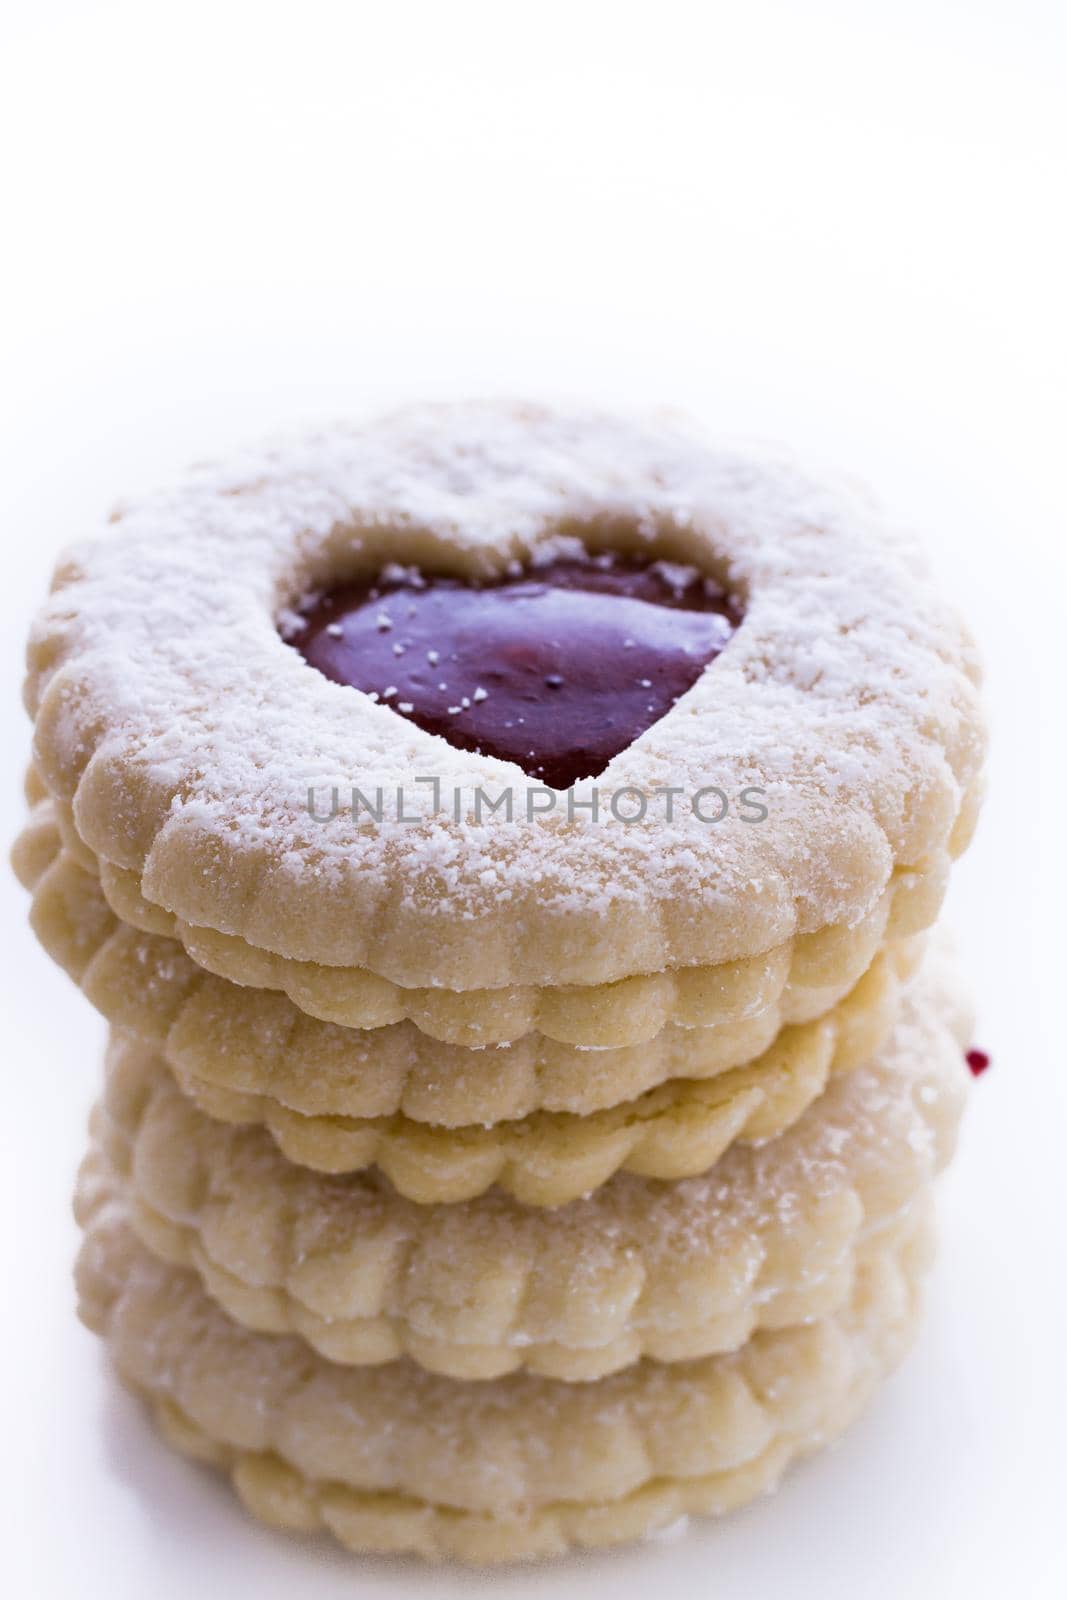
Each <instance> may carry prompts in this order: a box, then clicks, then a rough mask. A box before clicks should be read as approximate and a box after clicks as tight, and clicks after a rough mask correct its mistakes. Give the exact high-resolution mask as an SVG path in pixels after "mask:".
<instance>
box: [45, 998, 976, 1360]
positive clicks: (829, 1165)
mask: <svg viewBox="0 0 1067 1600" xmlns="http://www.w3.org/2000/svg"><path fill="white" fill-rule="evenodd" d="M948 981H949V982H952V980H951V979H949V980H948ZM930 988H931V981H930V975H929V974H928V975H927V976H926V979H925V983H924V980H920V981H919V983H918V984H917V985H916V986H913V989H912V991H911V992H909V994H908V997H907V999H906V1001H905V1003H904V1006H903V1008H902V1010H901V1014H900V1016H899V1019H898V1022H897V1025H896V1027H895V1028H894V1030H893V1033H892V1036H891V1037H890V1039H889V1040H888V1041H887V1043H886V1044H885V1045H884V1046H883V1048H882V1049H881V1050H880V1051H879V1052H878V1054H877V1055H876V1056H875V1057H874V1059H873V1060H871V1061H870V1062H869V1063H868V1064H867V1065H865V1066H863V1067H860V1068H858V1069H857V1070H855V1071H854V1072H852V1073H850V1074H849V1075H848V1076H847V1077H841V1078H838V1079H837V1080H835V1081H834V1082H833V1083H832V1084H831V1086H830V1087H829V1088H828V1089H827V1090H826V1092H825V1093H824V1094H823V1095H821V1097H820V1098H819V1099H818V1100H817V1101H816V1102H815V1103H814V1104H813V1105H812V1106H811V1107H810V1108H809V1109H808V1110H807V1111H806V1112H805V1113H804V1115H803V1116H802V1117H801V1118H800V1120H799V1121H798V1122H796V1123H795V1124H794V1126H792V1127H791V1128H790V1129H789V1131H788V1132H787V1133H783V1134H782V1135H781V1136H780V1137H779V1138H777V1139H774V1140H771V1141H770V1142H768V1143H764V1144H762V1145H760V1146H759V1147H752V1146H735V1147H734V1148H733V1149H731V1150H730V1151H729V1152H728V1153H727V1154H726V1155H725V1156H724V1157H723V1158H722V1159H721V1160H720V1161H719V1162H718V1163H717V1164H716V1165H715V1166H714V1168H713V1169H712V1170H711V1171H710V1172H707V1173H706V1174H704V1175H703V1176H702V1177H699V1178H693V1179H690V1180H688V1181H685V1182H680V1183H674V1184H662V1183H655V1182H649V1181H648V1180H644V1179H639V1178H631V1177H626V1176H620V1177H617V1178H614V1179H612V1180H611V1182H609V1183H607V1184H606V1185H605V1186H604V1187H602V1188H600V1189H598V1190H597V1192H596V1194H595V1195H593V1196H592V1197H590V1198H589V1199H587V1200H579V1201H575V1202H573V1203H572V1204H570V1205H568V1206H565V1207H563V1208H562V1209H560V1210H557V1211H554V1212H548V1213H546V1212H537V1211H533V1210H530V1209H528V1208H527V1207H525V1206H522V1205H519V1204H516V1203H515V1202H514V1201H513V1200H511V1199H508V1198H507V1197H506V1196H505V1195H503V1194H502V1193H500V1192H499V1191H496V1192H494V1193H491V1194H487V1195H484V1196H482V1197H481V1198H480V1199H478V1200H475V1201H470V1202H468V1203H466V1204H463V1205H457V1206H451V1207H440V1206H433V1207H427V1206H420V1205H413V1204H412V1203H411V1202H410V1201H407V1200H405V1199H403V1198H402V1197H401V1196H399V1195H398V1194H397V1193H396V1192H395V1191H394V1190H393V1189H392V1188H391V1187H390V1186H389V1185H388V1184H387V1183H383V1182H381V1181H380V1180H377V1179H375V1178H373V1177H370V1178H367V1177H355V1178H348V1179H341V1180H338V1179H334V1178H326V1177H323V1176H321V1175H319V1174H316V1173H313V1172H309V1171H306V1170H304V1169H302V1168H299V1167H296V1166H293V1165H292V1164H290V1163H289V1162H287V1161H286V1160H285V1159H284V1158H283V1157H282V1156H281V1155H279V1154H278V1152H277V1151H276V1150H275V1149H274V1147H273V1145H272V1144H271V1141H270V1140H269V1138H267V1137H266V1136H265V1134H264V1133H263V1132H262V1131H261V1130H258V1129H236V1128H231V1127H226V1126H223V1125H220V1124H218V1123H214V1122H212V1121H211V1120H210V1119H209V1118H207V1117H205V1116H204V1115H203V1114H202V1113H201V1112H198V1111H197V1110H196V1109H195V1108H194V1107H193V1106H192V1105H191V1104H190V1103H189V1102H188V1101H187V1100H186V1099H185V1098H184V1097H183V1096H182V1095H181V1094H180V1093H179V1092H178V1090H177V1089H176V1088H175V1086H174V1085H173V1082H172V1081H171V1080H170V1079H169V1078H168V1075H167V1074H166V1072H165V1070H164V1069H162V1068H161V1067H160V1066H159V1064H158V1063H156V1062H154V1061H153V1060H152V1058H151V1057H150V1055H148V1054H147V1053H146V1052H145V1051H144V1050H143V1049H139V1048H137V1047H136V1046H132V1045H130V1044H129V1043H128V1042H120V1043H119V1044H118V1045H117V1046H115V1045H113V1047H112V1051H111V1053H110V1058H109V1069H108V1079H107V1088H106V1093H105V1096H104V1099H103V1101H102V1102H101V1104H100V1106H99V1107H98V1108H97V1111H96V1112H95V1114H94V1119H93V1127H94V1143H93V1149H92V1151H91V1153H90V1156H89V1157H88V1159H87V1161H86V1163H85V1166H84V1167H83V1171H82V1175H81V1180H80V1183H79V1190H78V1202H77V1209H78V1212H79V1214H80V1215H81V1216H83V1217H84V1218H85V1219H86V1220H88V1219H90V1218H91V1217H92V1215H93V1214H94V1212H95V1210H96V1208H97V1206H98V1204H99V1203H100V1201H99V1197H100V1195H101V1193H107V1194H110V1193H114V1194H116V1195H120V1196H121V1198H122V1204H123V1207H124V1215H125V1216H126V1218H127V1220H128V1221H129V1223H130V1224H131V1225H132V1226H133V1228H134V1230H135V1231H136V1232H137V1234H138V1235H139V1236H140V1238H141V1240H142V1241H143V1242H144V1243H145V1244H146V1245H147V1246H148V1247H149V1248H150V1249H151V1250H152V1251H153V1252H154V1253H155V1254H157V1255H158V1256H160V1257H161V1258H162V1259H164V1260H166V1261H170V1262H173V1263H174V1264H176V1265H179V1266H189V1267H193V1268H194V1269H195V1270H196V1271H197V1273H198V1274H199V1276H200V1278H201V1281H202V1283H203V1284H204V1287H205V1288H206V1289H207V1291H208V1292H209V1294H211V1296H212V1297H213V1298H214V1299H215V1300H216V1301H217V1302H218V1303H219V1304H221V1305H222V1306H223V1308H224V1309H225V1310H226V1311H227V1312H228V1313H229V1315H230V1316H231V1317H233V1318H234V1319H235V1320H236V1321H238V1322H240V1323H243V1324H245V1325H246V1326H248V1327H251V1328H254V1329H257V1330H259V1331H262V1332H269V1333H295V1334H300V1335H301V1336H302V1337H303V1338H304V1339H306V1340H307V1341H308V1343H309V1344H311V1345H313V1346H314V1347H315V1348H316V1349H317V1350H319V1351H320V1352H321V1353H322V1354H323V1355H324V1356H326V1357H328V1358H330V1359H331V1360H334V1361H338V1362H343V1363H354V1364H359V1365H362V1364H374V1363H380V1362H384V1361H391V1360H394V1359H396V1358H397V1357H399V1356H402V1355H403V1356H407V1357H410V1358H411V1359H412V1360H413V1361H416V1362H418V1363H419V1364H420V1365H422V1366H424V1367H426V1368H428V1369H430V1370H432V1371H436V1372H441V1373H444V1374H446V1375H448V1376H451V1377H454V1378H468V1379H470V1378H493V1377H497V1376H500V1375H501V1374H504V1373H507V1372H510V1371H514V1370H517V1369H519V1368H520V1367H524V1368H525V1369H526V1370H528V1371H531V1372H536V1373H540V1374H543V1375H546V1376H550V1377H558V1378H568V1379H588V1378H598V1377H600V1376H602V1375H604V1374H605V1373H608V1372H612V1371H615V1370H618V1369H620V1368H622V1367H625V1366H627V1365H629V1364H631V1363H632V1362H634V1361H636V1360H638V1359H640V1358H642V1357H648V1358H652V1359H654V1360H657V1361H685V1360H691V1359H693V1358H694V1357H698V1356H704V1355H708V1354H712V1353H715V1352H718V1351H723V1350H730V1349H734V1348H737V1347H738V1346H739V1345H741V1344H742V1343H743V1342H744V1341H745V1340H746V1339H747V1338H748V1337H749V1336H750V1335H751V1334H752V1333H753V1332H754V1331H756V1330H758V1329H761V1328H762V1329H774V1328H780V1327H785V1326H788V1325H790V1324H792V1323H797V1322H807V1321H810V1320H811V1319H813V1318H816V1317H820V1316H824V1315H829V1314H833V1313H836V1312H838V1311H840V1310H841V1308H842V1306H843V1305H845V1304H846V1303H847V1300H848V1297H849V1294H850V1293H851V1290H852V1287H853V1284H854V1282H855V1276H856V1270H857V1263H858V1261H859V1260H860V1259H861V1258H862V1257H863V1255H864V1253H865V1252H866V1251H868V1250H869V1249H870V1248H871V1247H872V1244H873V1243H874V1242H875V1241H878V1240H881V1241H883V1243H884V1242H885V1241H886V1240H887V1239H888V1238H889V1237H890V1235H892V1237H894V1238H903V1237H904V1236H905V1235H906V1234H908V1233H909V1232H910V1230H911V1228H912V1225H913V1220H914V1216H915V1215H916V1214H917V1213H918V1212H920V1211H924V1210H925V1209H926V1208H927V1207H928V1204H929V1198H928V1196H929V1187H930V1182H931V1179H932V1178H933V1177H934V1176H935V1175H936V1173H937V1172H938V1171H939V1170H940V1169H941V1167H942V1166H943V1165H944V1164H945V1162H946V1161H947V1160H948V1159H949V1157H950V1156H951V1153H952V1149H953V1147H954V1144H955V1137H956V1129H957V1124H958V1121H959V1117H960V1113H961V1110H962V1106H963V1101H964V1095H965V1089H966V1081H967V1073H966V1069H965V1067H964V1064H963V1059H962V1053H961V1048H960V1046H961V1041H962V1040H963V1039H964V1038H965V1037H966V1020H967V1014H966V1008H965V1006H964V1005H963V1004H962V1003H960V1002H959V1001H956V1003H955V1006H954V1014H945V1015H942V1014H940V1013H943V1012H946V1011H947V1010H948V1008H949V1006H950V1002H949V1000H948V997H947V995H945V993H944V990H945V980H944V978H943V979H942V998H941V1000H940V1001H939V1003H938V1004H934V1003H933V1002H932V1001H931V1000H930V999H929V991H930ZM924 992H925V993H926V994H927V1004H926V1005H925V1006H924V1005H923V1003H922V996H923V994H924Z"/></svg>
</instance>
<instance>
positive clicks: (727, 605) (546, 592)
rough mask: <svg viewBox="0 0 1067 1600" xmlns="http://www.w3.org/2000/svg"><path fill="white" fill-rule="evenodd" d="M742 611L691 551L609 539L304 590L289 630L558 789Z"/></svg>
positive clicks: (348, 670)
mask: <svg viewBox="0 0 1067 1600" xmlns="http://www.w3.org/2000/svg"><path fill="white" fill-rule="evenodd" d="M740 620H741V611H740V608H739V606H738V605H737V602H736V600H735V599H733V598H732V597H731V596H730V595H728V594H727V593H726V591H725V590H724V589H722V588H721V587H720V585H719V584H717V583H716V582H715V581H714V580H713V579H710V578H706V577H704V576H702V575H701V574H700V573H698V572H696V571H695V570H694V569H693V568H691V567H681V566H676V565H674V564H673V563H671V562H666V561H653V562H640V561H636V560H630V559H627V558H623V557H621V556H612V555H608V556H584V557H577V558H571V557H568V558H566V559H559V560H554V561H552V562H550V563H547V564H545V565H541V566H534V567H530V568H527V569H525V570H523V571H521V572H516V573H514V574H513V575H509V576H507V577H504V578H501V579H499V580H496V581H492V582H487V583H484V584H475V583H467V582H464V581H462V580H460V579H455V578H445V577H423V576H422V575H421V574H420V573H418V572H414V571H412V570H411V569H402V568H396V569H387V571H386V573H385V574H383V575H382V576H381V577H379V578H377V579H375V580H373V581H365V582H358V583H351V584H346V585H345V586H344V587H342V588H338V589H334V590H331V591H330V592H329V593H328V594H325V595H322V596H321V597H317V598H315V599H314V600H313V601H312V602H311V603H310V604H309V605H308V606H307V608H306V609H305V610H304V611H303V613H302V615H301V619H300V624H299V626H298V627H297V629H296V630H295V631H290V632H289V633H288V634H287V637H288V640H289V642H290V643H291V644H292V645H293V646H294V647H295V648H296V649H297V650H299V651H300V653H301V655H302V656H303V657H304V659H305V660H306V661H307V662H309V663H310V664H311V666H313V667H316V668H317V669H318V671H319V672H321V673H323V674H324V675H325V676H326V677H327V678H330V679H332V680H333V682H334V683H343V684H347V685H349V686H350V687H352V688H354V689H362V690H363V691H364V693H366V694H370V695H373V696H375V697H376V698H377V699H379V700H380V701H381V702H382V703H383V704H385V705H388V706H389V707H390V708H391V709H392V710H393V711H395V712H396V713H397V714H398V715H399V716H401V717H406V718H407V719H408V720H409V721H411V722H414V723H416V724H417V725H418V726H419V727H420V728H425V729H426V731H427V732H428V733H438V734H441V735H442V737H443V738H445V739H447V740H448V742H449V743H450V744H453V745H456V746H457V747H458V748H459V749H461V750H477V751H480V752H482V753H483V754H484V755H489V756H498V757H501V758H503V759H504V760H506V761H513V762H515V764H516V765H517V766H519V767H521V768H522V770H523V771H524V772H525V773H527V774H528V775H529V776H530V777H532V778H536V779H538V780H539V781H540V782H541V783H544V784H547V785H550V786H551V787H552V788H555V789H566V788H569V787H570V785H571V784H573V783H576V782H577V781H578V780H579V779H581V778H591V777H596V776H597V775H598V774H599V773H601V772H603V770H604V768H605V767H606V766H607V765H608V763H609V762H610V761H611V759H612V758H613V757H614V756H616V755H618V753H619V751H620V750H625V748H626V747H627V745H629V744H632V743H633V741H634V740H635V739H636V738H637V737H638V736H639V735H640V734H642V733H644V731H645V729H646V728H649V727H651V726H652V724H653V723H654V722H657V721H658V720H659V719H660V717H662V716H664V715H665V714H666V713H667V712H668V711H669V710H670V709H671V707H672V706H673V705H674V703H675V701H676V700H677V699H678V698H679V696H680V695H683V694H684V693H685V691H686V690H687V689H689V688H691V687H692V685H693V684H694V683H695V682H696V680H697V678H699V676H700V674H701V672H702V671H703V669H704V668H705V667H706V666H707V664H708V662H709V661H713V660H714V659H715V657H716V656H717V655H718V654H719V652H720V651H721V650H722V649H723V648H724V646H725V645H726V644H727V642H728V640H729V638H730V636H731V634H732V633H733V632H734V629H735V628H736V627H737V626H738V624H739V622H740Z"/></svg>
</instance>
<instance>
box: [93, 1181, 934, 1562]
mask: <svg viewBox="0 0 1067 1600" xmlns="http://www.w3.org/2000/svg"><path fill="white" fill-rule="evenodd" d="M97 1198H98V1204H97V1206H96V1208H95V1209H94V1210H93V1211H92V1214H91V1215H90V1216H89V1217H88V1218H87V1231H86V1239H85V1244H84V1246H83V1249H82V1252H81V1256H80V1258H79V1264H78V1289H79V1300H80V1311H81V1315H82V1317H83V1319H84V1321H85V1322H86V1323H87V1324H88V1325H89V1326H90V1327H91V1328H93V1329H95V1330H96V1331H97V1332H99V1333H101V1334H102V1335H103V1336H104V1338H105V1339H106V1341H107V1344H108V1347H109V1350H110V1353H111V1356H112V1358H113V1360H114V1363H115V1365H116V1367H117V1369H118V1372H119V1374H120V1376H121V1377H122V1379H123V1381H124V1382H125V1383H127V1384H128V1385H129V1386H130V1387H131V1388H133V1389H135V1390H137V1391H138V1392H140V1393H142V1394H143V1395H145V1396H146V1398H147V1399H148V1401H149V1402H150V1404H151V1405H152V1407H153V1409H154V1410H155V1413H156V1416H157V1419H158V1421H159V1423H160V1425H161V1427H162V1428H163V1430H164V1432H165V1434H166V1435H167V1437H168V1438H169V1440H170V1442H171V1443H172V1444H174V1445H176V1446H177V1447H178V1448H180V1449H182V1450H185V1451H187V1452H188V1453H190V1454H192V1455H194V1456H196V1457H197V1458H199V1459H201V1460H206V1461H210V1462H213V1463H216V1464H217V1465H219V1466H222V1467H224V1468H226V1469H227V1470H228V1471H229V1472H230V1474H231V1475H232V1477H233V1481H234V1484H235V1487H236V1488H237V1491H238V1493H239V1494H240V1495H241V1498H242V1499H243V1500H244V1502H245V1504H246V1505H247V1506H248V1507H249V1509H250V1510H251V1511H252V1512H253V1513H254V1514H255V1515H256V1516H259V1517H261V1518H263V1520H265V1521H267V1522H270V1523H272V1524H274V1525H275V1526H278V1527H282V1528H286V1529H290V1530H294V1531H311V1530H313V1529H316V1528H320V1527H325V1528H328V1529H329V1530H330V1531H331V1532H332V1533H334V1534H335V1535H336V1537H337V1538H338V1539H340V1540H341V1541H342V1543H344V1544H346V1545H347V1546H349V1547H350V1548H351V1549H353V1550H358V1551H375V1552H381V1553H390V1554H393V1553H400V1552H414V1553H417V1554H419V1555H422V1556H427V1557H430V1558H438V1559H439V1558H443V1557H451V1558H458V1559H459V1560H463V1561H471V1562H477V1563H489V1562H494V1561H514V1560H518V1559H521V1558H529V1557H535V1556H548V1555H555V1554H558V1553H560V1552H562V1551H564V1550H566V1549H567V1548H569V1547H571V1546H574V1545H585V1546H589V1545H604V1544H611V1543H615V1542H617V1541H620V1540H625V1539H632V1538H635V1537H638V1536H640V1535H642V1534H645V1533H649V1532H652V1531H654V1530H655V1529H657V1528H660V1527H663V1526H665V1525H667V1524H670V1523H672V1522H674V1521H675V1520H676V1519H677V1518H678V1517H679V1516H682V1515H684V1514H686V1513H688V1512H694V1511H701V1512H721V1511H726V1510H729V1509H730V1508H732V1507H734V1506H737V1505H740V1504H742V1503H744V1502H745V1501H746V1500H749V1499H751V1498H752V1497H753V1496H755V1495H757V1494H759V1493H761V1492H764V1491H765V1490H767V1489H770V1488H772V1487H774V1485H775V1484H776V1482H777V1481H778V1479H779V1478H780V1476H781V1474H782V1472H783V1471H784V1469H785V1467H786V1466H787V1465H788V1464H789V1463H790V1462H791V1461H792V1460H794V1459H795V1458H797V1457H799V1456H803V1455H805V1454H807V1453H809V1452H810V1451H812V1450H814V1449H816V1448H818V1447H819V1446H820V1445H822V1444H824V1443H825V1442H826V1441H827V1440H828V1439H830V1438H832V1437H833V1436H834V1435H835V1434H836V1433H838V1432H839V1431H840V1430H841V1429H842V1428H843V1427H844V1426H845V1425H846V1424H847V1423H848V1422H849V1420H850V1419H851V1418H852V1417H853V1416H854V1414H855V1413H856V1411H857V1410H858V1409H859V1408H860V1406H861V1405H862V1404H863V1403H864V1401H865V1400H866V1399H867V1397H868V1395H869V1393H870V1391H871V1389H872V1388H873V1387H874V1385H875V1383H876V1382H877V1381H878V1379H879V1378H880V1377H881V1376H882V1375H883V1374H884V1373H885V1372H886V1370H887V1369H888V1368H889V1367H891V1366H892V1365H893V1364H894V1363H895V1362H896V1361H897V1360H898V1359H899V1357H900V1356H901V1355H902V1354H903V1352H904V1350H905V1349H906V1348H907V1345H908V1342H909V1340H910V1338H911V1335H912V1331H913V1327H914V1321H915V1311H916V1298H917V1293H916V1291H917V1286H918V1281H919V1278H920V1275H921V1272H922V1270H923V1268H924V1267H925V1265H926V1262H927V1260H928V1257H929V1250H930V1242H929V1234H928V1230H927V1228H926V1227H925V1226H924V1223H925V1219H924V1217H922V1216H921V1215H917V1217H916V1219H915V1226H914V1229H913V1230H912V1231H911V1232H909V1233H907V1234H906V1236H905V1237H904V1238H903V1239H900V1238H898V1237H888V1236H887V1238H886V1240H885V1241H882V1242H880V1243H879V1242H875V1241H873V1240H872V1242H871V1245H870V1247H869V1248H868V1249H867V1250H865V1251H863V1252H862V1254H861V1259H860V1261H859V1264H858V1268H857V1272H856V1277H855V1282H854V1285H853V1289H852V1294H851V1298H850V1301H849V1303H848V1304H847V1306H846V1307H844V1308H843V1309H842V1310H841V1311H839V1312H838V1313H837V1314H836V1315H831V1316H827V1317H823V1318H819V1319H816V1320H815V1321H814V1322H811V1323H807V1324H800V1325H796V1326H792V1327H789V1328H785V1329H782V1330H780V1331H777V1332H760V1333H757V1334H755V1335H754V1337H753V1338H752V1339H750V1340H749V1341H748V1342H747V1343H746V1344H745V1345H743V1346H742V1348H741V1349H740V1350H738V1351H736V1352H733V1353H730V1354H727V1355H719V1356H711V1357H708V1358H706V1359H704V1360H701V1361H686V1362H679V1363H675V1364H658V1363H655V1362H647V1361H642V1362H639V1363H638V1364H637V1365H636V1366H632V1367H629V1368H627V1370H626V1371H624V1372H620V1373H617V1374H615V1375H614V1376H612V1377H607V1378H602V1379H601V1380H599V1382H597V1383H591V1384H574V1383H561V1382H559V1381H556V1380H553V1379H549V1378H539V1377H534V1376H531V1375H529V1374H525V1373H516V1374H513V1375H511V1376H508V1377H503V1378H495V1379H491V1380H489V1381H487V1382H484V1383H462V1382H456V1381H455V1380H453V1379H450V1378H444V1377H439V1376H437V1375H436V1374H433V1373H429V1372H426V1371H424V1370H423V1369H422V1368H420V1367H418V1366H415V1365H414V1364H413V1363H411V1362H409V1361H406V1360H405V1361H396V1362H392V1363H390V1364H389V1365H387V1366H384V1367H376V1368H370V1369H368V1368H360V1367H352V1366H340V1365H338V1364H336V1363H332V1362H328V1361H325V1360H323V1358H322V1357H321V1356H319V1355H317V1354H316V1353H315V1352H314V1351H312V1350H311V1349H310V1348H309V1347H308V1346H307V1345H306V1344H305V1343H304V1342H303V1341H301V1340H299V1339H296V1338H287V1337H278V1336H272V1335H269V1334H261V1333H250V1332H248V1331H247V1330H245V1329H243V1328H241V1327H240V1326H239V1325H238V1324H237V1323H236V1322H234V1321H232V1320H231V1319H230V1318H229V1317H228V1316H227V1315H226V1314H225V1312H223V1311H222V1310H221V1309H220V1308H219V1307H218V1306H216V1305H215V1304H214V1302H213V1301H212V1300H210V1299H209V1298H208V1296H207V1295H206V1294H205V1292H204V1290H203V1288H202V1287H201V1284H200V1281H199V1279H198V1278H197V1277H196V1275H195V1274H194V1273H192V1272H190V1271H187V1270H185V1269H183V1268H180V1267H174V1266H172V1265H170V1264H167V1263H164V1262H162V1261H160V1260H159V1259H158V1258H157V1257H155V1256H154V1255H152V1254H151V1253H150V1252H148V1251H146V1250H145V1249H144V1247H143V1246H141V1245H140V1244H138V1242H137V1241H136V1238H135V1236H134V1234H133V1232H132V1230H131V1229H130V1228H129V1227H128V1226H127V1224H126V1221H125V1218H124V1214H123V1207H122V1204H121V1202H118V1201H115V1200H113V1199H108V1198H107V1196H106V1193H105V1192H104V1191H101V1192H100V1193H99V1195H98V1197H97Z"/></svg>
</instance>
